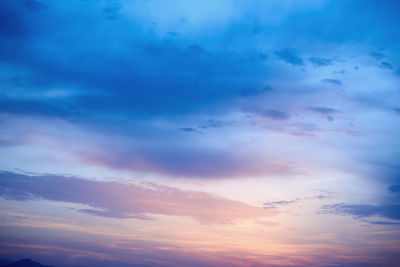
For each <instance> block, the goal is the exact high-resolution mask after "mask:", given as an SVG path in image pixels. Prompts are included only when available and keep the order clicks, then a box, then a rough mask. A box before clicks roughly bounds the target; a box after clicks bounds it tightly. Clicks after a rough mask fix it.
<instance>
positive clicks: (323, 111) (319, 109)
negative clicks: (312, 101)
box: [306, 106, 337, 115]
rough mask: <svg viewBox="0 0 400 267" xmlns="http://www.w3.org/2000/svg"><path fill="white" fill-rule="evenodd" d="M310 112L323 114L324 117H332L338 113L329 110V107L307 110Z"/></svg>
mask: <svg viewBox="0 0 400 267" xmlns="http://www.w3.org/2000/svg"><path fill="white" fill-rule="evenodd" d="M306 109H307V110H308V111H311V112H314V113H318V114H322V115H331V114H332V113H335V112H337V110H336V109H334V108H328V107H316V106H310V107H307V108H306Z"/></svg>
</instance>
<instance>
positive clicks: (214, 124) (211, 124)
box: [199, 119, 235, 129]
mask: <svg viewBox="0 0 400 267" xmlns="http://www.w3.org/2000/svg"><path fill="white" fill-rule="evenodd" d="M234 124H235V122H234V121H221V120H216V119H210V120H208V121H207V123H205V124H203V125H200V126H199V128H201V129H209V128H222V127H228V126H232V125H234Z"/></svg>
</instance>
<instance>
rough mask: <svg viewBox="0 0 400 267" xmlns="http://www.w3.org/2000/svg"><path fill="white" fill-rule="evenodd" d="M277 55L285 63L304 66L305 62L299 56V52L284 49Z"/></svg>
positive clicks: (277, 52)
mask: <svg viewBox="0 0 400 267" xmlns="http://www.w3.org/2000/svg"><path fill="white" fill-rule="evenodd" d="M275 55H276V56H277V57H278V58H279V59H281V60H283V61H285V62H286V63H288V64H291V65H293V66H302V65H304V62H303V60H302V59H301V58H300V57H299V56H298V55H297V51H296V50H294V49H289V48H286V49H283V50H280V51H276V52H275Z"/></svg>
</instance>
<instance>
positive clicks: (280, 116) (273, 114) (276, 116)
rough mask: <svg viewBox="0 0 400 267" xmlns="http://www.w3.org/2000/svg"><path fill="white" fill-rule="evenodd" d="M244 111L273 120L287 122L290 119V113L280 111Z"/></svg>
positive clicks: (254, 109)
mask: <svg viewBox="0 0 400 267" xmlns="http://www.w3.org/2000/svg"><path fill="white" fill-rule="evenodd" d="M244 111H247V112H250V113H251V114H253V115H257V116H260V117H263V118H267V119H272V120H287V119H289V118H290V115H289V113H287V112H285V111H282V110H278V109H260V108H256V107H251V108H245V109H244Z"/></svg>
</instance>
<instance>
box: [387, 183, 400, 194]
mask: <svg viewBox="0 0 400 267" xmlns="http://www.w3.org/2000/svg"><path fill="white" fill-rule="evenodd" d="M389 192H390V193H400V185H398V184H395V185H391V186H389Z"/></svg>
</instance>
